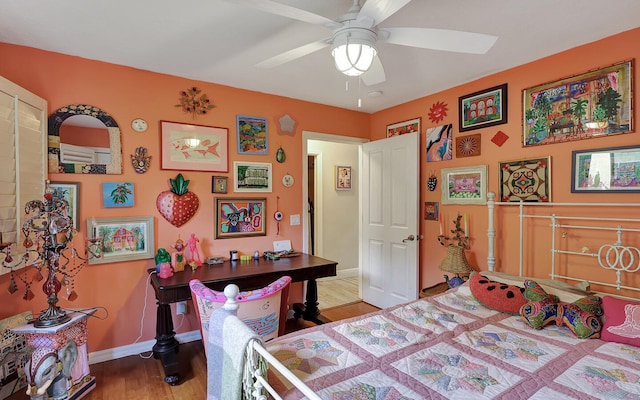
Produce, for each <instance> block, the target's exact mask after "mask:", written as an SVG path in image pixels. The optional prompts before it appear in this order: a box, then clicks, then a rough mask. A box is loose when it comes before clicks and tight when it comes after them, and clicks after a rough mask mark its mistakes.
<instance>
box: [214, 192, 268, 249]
mask: <svg viewBox="0 0 640 400" xmlns="http://www.w3.org/2000/svg"><path fill="white" fill-rule="evenodd" d="M215 201H216V213H215V226H216V227H215V230H216V239H229V238H236V237H246V236H266V234H267V226H266V219H265V216H266V212H267V199H266V198H260V199H250V198H237V199H227V198H217V199H216V200H215Z"/></svg>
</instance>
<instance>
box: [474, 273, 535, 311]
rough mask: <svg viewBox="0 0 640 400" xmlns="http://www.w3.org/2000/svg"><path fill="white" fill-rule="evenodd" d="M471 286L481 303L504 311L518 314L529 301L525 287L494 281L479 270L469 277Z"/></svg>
mask: <svg viewBox="0 0 640 400" xmlns="http://www.w3.org/2000/svg"><path fill="white" fill-rule="evenodd" d="M469 288H470V289H471V294H473V297H475V298H476V300H478V302H480V304H482V305H483V306H485V307H488V308H491V309H493V310H496V311H500V312H504V313H509V314H514V315H515V314H518V313H519V312H520V307H522V306H523V305H524V304H525V303H526V302H527V300H526V299H525V298H524V296H523V294H522V292H523V291H524V288H522V287H518V286H514V285H507V284H505V283H500V282H495V281H492V280H490V279H488V278H486V277H484V276H482V275H481V274H479V273H477V272H476V273H474V274H473V275H471V278H469Z"/></svg>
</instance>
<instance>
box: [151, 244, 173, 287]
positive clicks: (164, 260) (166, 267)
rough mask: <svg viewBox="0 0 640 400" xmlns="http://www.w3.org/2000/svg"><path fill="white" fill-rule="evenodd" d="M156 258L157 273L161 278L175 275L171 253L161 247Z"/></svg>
mask: <svg viewBox="0 0 640 400" xmlns="http://www.w3.org/2000/svg"><path fill="white" fill-rule="evenodd" d="M155 260H156V273H157V274H158V277H160V278H163V279H164V278H169V277H172V276H173V270H172V269H171V254H169V252H168V251H167V250H166V249H164V248H162V247H160V248H159V249H158V253H157V254H156V257H155Z"/></svg>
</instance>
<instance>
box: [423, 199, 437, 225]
mask: <svg viewBox="0 0 640 400" xmlns="http://www.w3.org/2000/svg"><path fill="white" fill-rule="evenodd" d="M438 208H439V204H438V202H437V201H425V202H424V219H425V220H427V221H437V220H438Z"/></svg>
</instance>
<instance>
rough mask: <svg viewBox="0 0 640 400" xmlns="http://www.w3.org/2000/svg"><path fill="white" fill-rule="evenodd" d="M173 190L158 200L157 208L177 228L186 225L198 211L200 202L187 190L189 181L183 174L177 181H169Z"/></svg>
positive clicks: (165, 192)
mask: <svg viewBox="0 0 640 400" xmlns="http://www.w3.org/2000/svg"><path fill="white" fill-rule="evenodd" d="M169 181H170V182H171V190H165V191H164V192H162V193H160V194H159V195H158V198H157V199H156V208H157V209H158V211H159V212H160V214H161V215H162V216H163V217H164V219H166V220H167V221H169V222H170V223H171V225H174V226H176V227H178V228H179V227H181V226H182V225H184V224H186V223H187V222H188V221H189V220H190V219H191V218H192V217H193V216H194V215H195V214H196V211H198V207H199V206H200V200H198V196H196V195H195V194H194V193H192V192H190V191H189V189H187V186H189V181H187V180H185V179H184V177H183V176H182V174H178V176H176V179H169Z"/></svg>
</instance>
